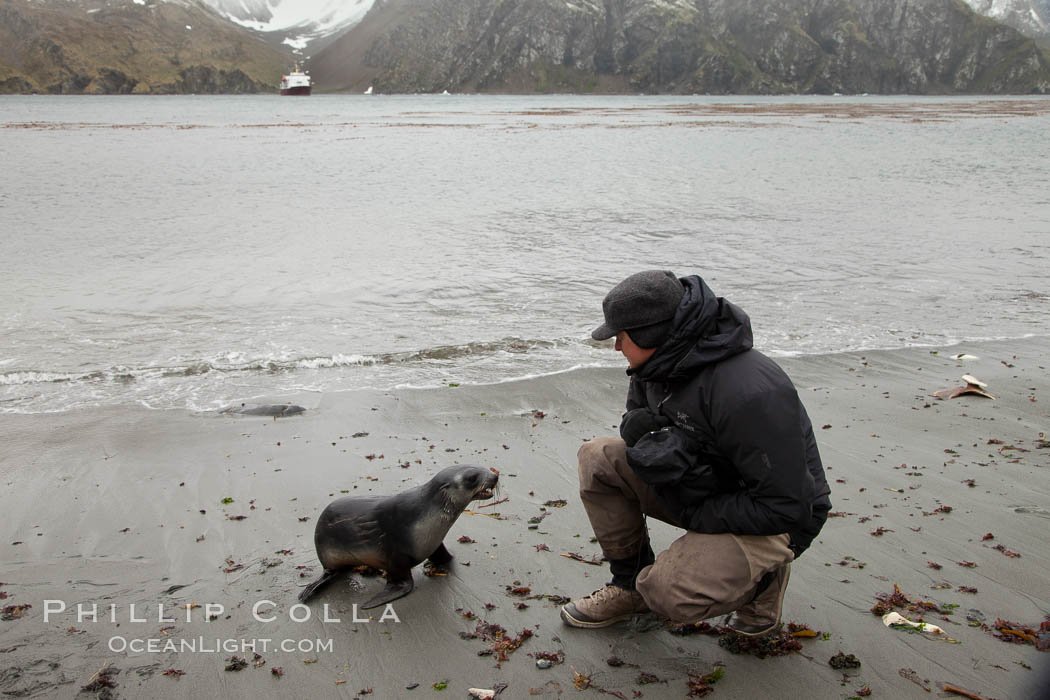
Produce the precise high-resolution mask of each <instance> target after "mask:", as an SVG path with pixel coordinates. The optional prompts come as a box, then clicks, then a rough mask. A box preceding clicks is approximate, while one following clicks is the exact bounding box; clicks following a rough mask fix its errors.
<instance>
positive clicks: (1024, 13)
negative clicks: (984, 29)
mask: <svg viewBox="0 0 1050 700" xmlns="http://www.w3.org/2000/svg"><path fill="white" fill-rule="evenodd" d="M964 2H966V4H967V5H969V6H970V7H972V8H973V11H974V12H977V13H978V14H982V15H984V16H986V17H991V18H992V19H994V20H996V21H998V22H1002V23H1003V24H1006V25H1009V26H1011V27H1013V28H1014V29H1016V30H1018V31H1019V32H1021V33H1022V34H1024V35H1025V36H1030V37H1032V38H1033V39H1036V40H1037V41H1038V42H1039V43H1041V44H1042V45H1043V46H1050V0H964Z"/></svg>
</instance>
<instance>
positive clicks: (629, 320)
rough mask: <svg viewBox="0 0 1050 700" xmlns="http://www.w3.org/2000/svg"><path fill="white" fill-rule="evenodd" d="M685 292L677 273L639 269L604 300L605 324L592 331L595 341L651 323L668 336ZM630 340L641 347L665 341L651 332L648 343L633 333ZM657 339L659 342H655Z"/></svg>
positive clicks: (643, 334)
mask: <svg viewBox="0 0 1050 700" xmlns="http://www.w3.org/2000/svg"><path fill="white" fill-rule="evenodd" d="M683 294H685V288H684V287H682V283H681V282H679V281H678V278H677V277H675V275H674V273H673V272H671V271H669V270H646V271H645V272H638V273H635V274H633V275H631V276H630V277H628V278H627V279H625V280H624V281H623V282H620V283H619V284H618V285H616V286H615V287H613V288H612V290H611V291H610V292H609V293H608V294H606V295H605V299H604V300H603V301H602V313H604V314H605V323H603V324H602V325H600V326H598V327H597V328H595V329H594V330H593V331H592V332H591V337H592V338H594V339H595V340H607V339H609V338H611V337H613V336H614V335H616V334H617V333H618V332H620V331H631V330H638V329H642V328H647V327H649V326H657V327H658V328H659V329H660V330H661V333H659V334H656V335H658V336H659V335H662V336H664V337H666V335H667V333H668V332H669V331H670V327H671V324H670V321H671V319H673V318H674V314H675V311H676V310H677V309H678V303H679V302H680V301H681V300H682V295H683ZM630 335H631V339H632V340H634V341H635V343H638V345H640V346H641V347H655V346H656V345H659V344H660V342H663V339H664V337H659V338H657V337H655V336H654V335H653V334H650V333H640V334H638V335H640V336H647V337H646V338H645V340H646V341H647V342H645V343H643V342H640V341H639V339H638V338H636V337H635V334H634V333H631V334H630ZM654 340H658V341H659V342H653V341H654Z"/></svg>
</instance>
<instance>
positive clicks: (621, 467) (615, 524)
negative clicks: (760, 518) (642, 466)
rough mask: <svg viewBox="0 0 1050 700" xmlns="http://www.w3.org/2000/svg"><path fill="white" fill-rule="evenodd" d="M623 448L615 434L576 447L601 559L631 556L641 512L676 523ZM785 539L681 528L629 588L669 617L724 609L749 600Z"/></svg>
mask: <svg viewBox="0 0 1050 700" xmlns="http://www.w3.org/2000/svg"><path fill="white" fill-rule="evenodd" d="M626 449H627V448H626V445H625V444H624V442H623V440H621V439H619V438H597V439H595V440H590V441H588V442H585V443H584V444H583V446H582V447H581V448H580V451H579V469H580V498H581V499H582V500H583V506H584V508H585V509H586V511H587V517H588V518H590V521H591V527H592V528H593V529H594V534H595V536H596V537H597V538H598V543H599V544H600V545H601V548H602V552H603V553H604V554H605V557H606V558H607V559H627V558H629V557H634V556H637V555H638V552H639V550H640V549H641V548H642V547H644V546H645V543H646V539H647V537H648V534H647V532H646V529H645V517H644V516H649V517H652V518H656V519H657V520H662V521H663V522H665V523H668V524H670V525H674V526H675V527H681V525H679V524H678V514H677V513H670V512H668V511H667V510H666V508H665V507H664V505H663V504H662V503H661V502H660V501H659V500H658V498H657V495H656V493H655V492H654V491H653V489H652V488H651V487H649V486H648V485H646V484H645V482H643V481H642V480H641V479H639V478H638V477H637V476H636V475H635V473H634V471H633V470H632V469H631V467H630V465H629V464H628V463H627V452H626ZM789 542H790V539H789V538H788V536H787V535H786V534H782V535H771V536H758V535H733V534H728V533H726V534H718V535H706V534H702V533H699V532H691V531H686V532H685V533H684V534H683V535H682V536H681V537H679V538H678V539H677V540H675V541H674V542H672V543H671V546H670V547H668V548H667V551H665V552H661V553H660V554H659V555H657V557H656V562H655V563H654V564H652V565H651V566H646V567H645V568H643V569H642V570H641V572H640V573H639V574H638V578H637V580H636V582H635V587H636V589H637V591H638V592H639V593H640V594H641V595H642V598H644V599H645V602H646V603H647V604H648V605H649V609H650V610H652V611H653V612H655V613H657V614H658V615H663V616H664V617H667V618H670V619H671V620H673V621H675V622H680V623H691V622H699V621H700V620H704V619H707V618H710V617H716V616H718V615H723V614H725V613H729V612H732V611H734V610H736V609H738V608H740V607H741V606H744V605H746V604H747V603H748V602H750V601H751V600H752V598H754V596H755V591H756V588H757V587H758V584H759V581H760V580H761V579H762V577H763V576H764V575H765V574H766V573H768V572H770V571H773V570H775V569H777V568H779V567H781V566H783V565H784V564H786V563H788V562H790V561H791V560H792V559H793V558H794V555H793V554H792V552H791V550H790V549H789V548H788V544H789ZM763 598H765V596H763Z"/></svg>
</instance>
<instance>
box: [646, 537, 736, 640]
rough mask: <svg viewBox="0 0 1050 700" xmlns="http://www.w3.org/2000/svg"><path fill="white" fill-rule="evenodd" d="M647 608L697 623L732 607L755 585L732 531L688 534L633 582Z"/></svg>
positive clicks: (676, 619)
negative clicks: (718, 533) (728, 533)
mask: <svg viewBox="0 0 1050 700" xmlns="http://www.w3.org/2000/svg"><path fill="white" fill-rule="evenodd" d="M635 586H636V587H637V590H638V592H639V593H641V594H642V597H643V598H644V599H645V602H646V603H647V604H648V605H649V608H650V609H651V610H652V611H653V612H655V613H656V614H658V615H662V616H663V617H666V618H668V619H670V620H673V621H675V622H681V623H686V622H698V621H700V620H704V619H707V618H709V617H714V616H717V615H721V614H724V613H727V612H730V611H732V610H735V609H736V608H737V607H738V606H739V605H741V604H742V603H743V602H745V600H746V597H747V594H748V592H749V590H750V589H751V588H753V584H752V582H751V571H750V567H749V565H748V561H747V558H746V556H745V555H744V553H743V551H742V550H741V549H740V546H739V545H738V544H737V543H736V541H735V539H734V538H733V537H732V536H730V535H701V534H698V533H686V534H685V535H684V536H682V537H680V538H679V539H678V540H676V541H675V542H673V543H672V544H671V547H670V548H668V550H667V551H665V552H662V553H661V554H660V555H659V556H658V557H657V559H656V563H655V564H654V565H653V566H650V567H647V568H645V569H643V570H642V571H641V573H639V575H638V578H637V581H636V583H635Z"/></svg>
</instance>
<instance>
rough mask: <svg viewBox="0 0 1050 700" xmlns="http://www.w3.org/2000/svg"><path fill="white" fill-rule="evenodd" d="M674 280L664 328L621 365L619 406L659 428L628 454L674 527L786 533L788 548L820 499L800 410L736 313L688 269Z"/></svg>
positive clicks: (819, 475) (807, 537)
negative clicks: (652, 348) (645, 355)
mask: <svg viewBox="0 0 1050 700" xmlns="http://www.w3.org/2000/svg"><path fill="white" fill-rule="evenodd" d="M681 282H682V284H683V286H684V287H685V294H684V296H683V297H682V301H681V303H680V304H679V306H678V310H677V311H676V313H675V316H674V320H673V326H672V330H671V333H670V335H669V337H668V338H667V340H665V341H664V342H663V343H662V344H661V345H660V347H659V348H658V349H657V351H656V352H655V353H653V355H652V356H651V357H650V358H649V360H648V361H647V362H646V363H645V364H644V365H642V366H641V367H639V368H637V369H633V370H628V374H629V375H631V386H630V389H629V390H628V394H627V410H628V414H627V416H631V415H632V412H633V414H634V415H637V414H638V409H642V410H643V411H644V412H645V413H646V414H648V413H649V412H650V411H651V412H652V414H653V415H654V417H655V422H654V427H659V426H660V425H664V426H666V427H663V428H661V429H658V430H654V431H652V432H649V433H646V434H644V435H643V436H642V437H641V438H639V439H637V442H634V444H633V446H631V444H630V443H631V442H632V441H631V440H628V443H629V447H628V450H627V459H628V462H629V463H630V464H631V467H632V468H633V469H634V470H635V472H637V473H638V476H639V477H640V478H641V479H642V480H643V481H645V482H647V483H649V484H650V485H652V486H654V488H655V489H656V490H657V492H658V493H659V494H660V495H661V497H663V498H664V500H665V501H666V502H667V503H668V504H669V505H670V506H671V509H672V510H673V511H675V512H678V513H679V514H680V523H681V524H682V526H683V527H686V528H687V529H689V530H693V531H695V532H704V533H712V534H714V533H723V532H730V533H733V534H737V535H776V534H780V533H788V534H789V535H790V537H791V547H792V549H793V550H794V551H795V554H796V556H798V555H799V554H801V552H802V551H803V550H804V549H806V548H807V547H808V546H809V544H810V542H812V541H813V538H814V537H816V535H817V533H818V532H820V529H821V527H822V526H823V524H824V521H825V520H826V519H827V514H828V511H829V510H831V500H830V498H829V496H830V493H831V490H830V489H829V488H828V483H827V479H826V478H825V476H824V467H823V465H822V464H821V461H820V454H819V452H818V451H817V442H816V439H815V438H814V435H813V426H812V425H811V424H810V420H809V417H808V416H807V415H806V409H805V408H804V407H803V406H802V402H801V401H800V400H799V397H798V393H797V392H796V390H795V387H794V385H793V384H792V383H791V380H790V379H789V378H788V376H787V375H786V374H785V373H784V371H783V370H782V369H781V368H780V366H779V365H777V364H776V363H775V362H774V361H773V360H771V359H769V358H768V357H766V356H765V355H763V354H762V353H760V352H759V351H757V350H753V349H752V334H751V321H750V319H749V318H748V317H747V314H745V313H744V312H743V311H742V310H741V309H740V308H738V307H737V306H735V305H734V304H732V303H730V302H729V301H727V300H725V299H723V298H721V297H716V296H715V295H714V293H713V292H712V291H711V289H710V288H709V287H708V286H707V284H705V283H704V281H703V280H702V279H701V278H700V277H697V276H691V277H684V278H681ZM624 428H625V426H624V425H623V424H622V425H621V433H625V430H624ZM625 439H627V437H626V435H625Z"/></svg>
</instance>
